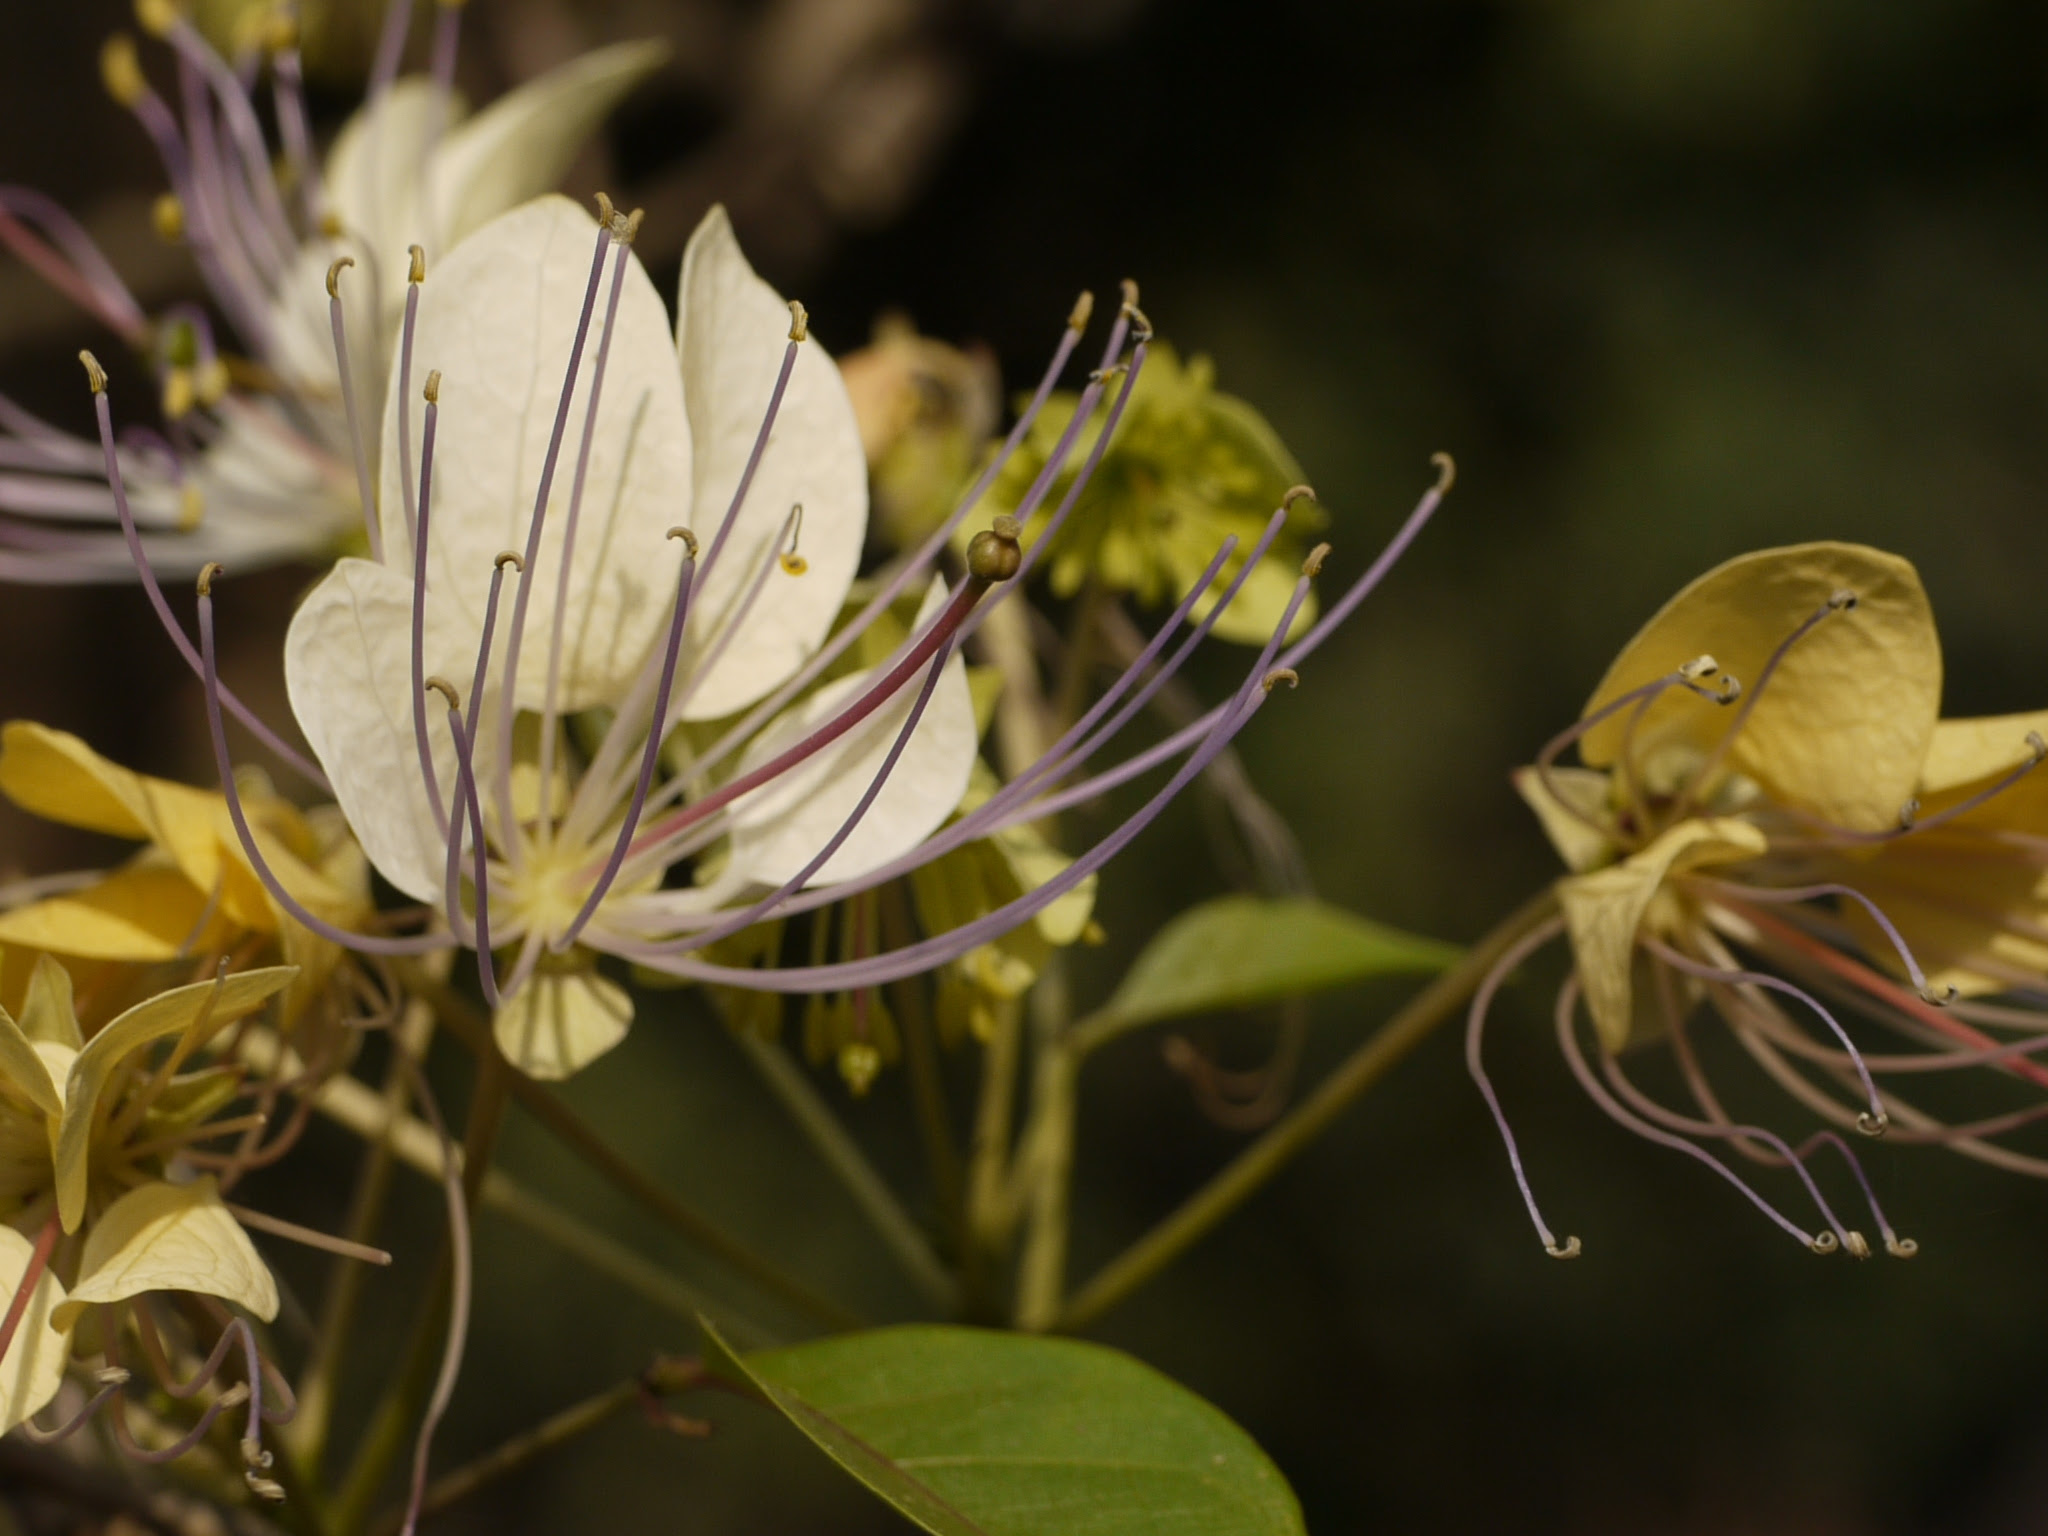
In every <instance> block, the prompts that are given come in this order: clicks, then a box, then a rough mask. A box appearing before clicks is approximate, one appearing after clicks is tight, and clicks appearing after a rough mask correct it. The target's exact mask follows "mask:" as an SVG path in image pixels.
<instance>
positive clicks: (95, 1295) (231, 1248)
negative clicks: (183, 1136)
mask: <svg viewBox="0 0 2048 1536" xmlns="http://www.w3.org/2000/svg"><path fill="white" fill-rule="evenodd" d="M78 1268H79V1281H78V1284H77V1285H75V1286H73V1287H72V1288H71V1294H70V1296H69V1297H68V1298H66V1299H65V1300H63V1301H62V1302H61V1303H60V1304H59V1305H58V1306H57V1307H56V1309H55V1311H54V1314H53V1316H52V1322H54V1324H55V1325H56V1326H57V1327H59V1328H69V1327H70V1326H71V1325H72V1324H73V1323H74V1322H76V1321H77V1319H78V1314H79V1313H80V1312H83V1311H84V1310H85V1309H86V1308H87V1307H89V1306H96V1305H100V1304H102V1303H105V1302H109V1301H121V1300H124V1299H125V1298H127V1297H130V1296H140V1295H141V1294H142V1293H143V1292H145V1291H195V1292H197V1293H198V1294H200V1295H202V1296H218V1297H220V1298H221V1299H222V1300H223V1301H231V1302H233V1303H235V1305H237V1306H239V1307H242V1308H243V1309H244V1310H246V1311H248V1312H251V1313H253V1314H254V1315H255V1316H257V1317H259V1318H261V1319H262V1320H263V1321H264V1322H266V1323H267V1322H269V1321H270V1320H271V1319H272V1318H274V1317H276V1316H277V1282H276V1281H275V1280H274V1279H272V1278H271V1274H270V1269H269V1266H267V1265H266V1264H265V1263H264V1262H263V1260H262V1258H261V1257H260V1256H259V1255H258V1254H257V1252H256V1247H255V1245H254V1244H253V1243H251V1242H250V1241H249V1234H248V1233H246V1232H244V1231H243V1230H242V1227H241V1223H239V1222H238V1221H236V1220H235V1218H234V1216H233V1214H232V1213H230V1212H229V1210H228V1208H227V1206H226V1205H225V1204H224V1203H222V1201H221V1198H220V1186H219V1185H217V1184H216V1183H215V1182H214V1181H213V1179H212V1177H211V1176H210V1175H209V1176H207V1177H204V1178H199V1179H194V1180H193V1181H192V1182H191V1183H190V1184H164V1183H151V1184H144V1185H141V1186H139V1187H138V1188H135V1189H131V1190H129V1191H128V1193H127V1194H125V1195H123V1196H122V1197H121V1198H120V1199H118V1200H116V1201H115V1202H114V1203H113V1204H112V1205H110V1206H108V1207H107V1208H106V1210H105V1211H104V1212H103V1213H102V1214H101V1216H100V1219H99V1220H98V1221H96V1222H94V1223H93V1226H92V1231H90V1232H89V1233H87V1234H86V1238H85V1254H84V1257H83V1258H82V1259H81V1260H80V1261H79V1266H78Z"/></svg>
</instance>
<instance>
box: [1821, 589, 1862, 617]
mask: <svg viewBox="0 0 2048 1536" xmlns="http://www.w3.org/2000/svg"><path fill="white" fill-rule="evenodd" d="M1828 606H1829V607H1830V608H1832V609H1834V611H1835V612H1837V613H1842V612H1844V611H1846V610H1848V609H1850V608H1854V607H1855V606H1856V594H1855V593H1854V592H1851V591H1850V590H1849V589H1848V588H1847V587H1837V588H1835V590H1834V591H1832V592H1830V593H1829V594H1828Z"/></svg>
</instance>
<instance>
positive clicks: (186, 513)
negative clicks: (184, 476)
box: [178, 480, 206, 533]
mask: <svg viewBox="0 0 2048 1536" xmlns="http://www.w3.org/2000/svg"><path fill="white" fill-rule="evenodd" d="M205 521H206V493H205V492H204V491H202V490H200V489H199V487H198V486H196V485H194V484H193V483H192V482H191V481H190V480H187V481H186V482H185V484H184V486H183V488H182V489H181V490H179V492H178V532H180V533H191V532H193V531H194V530H195V529H197V528H198V526H199V525H200V524H201V523H203V522H205Z"/></svg>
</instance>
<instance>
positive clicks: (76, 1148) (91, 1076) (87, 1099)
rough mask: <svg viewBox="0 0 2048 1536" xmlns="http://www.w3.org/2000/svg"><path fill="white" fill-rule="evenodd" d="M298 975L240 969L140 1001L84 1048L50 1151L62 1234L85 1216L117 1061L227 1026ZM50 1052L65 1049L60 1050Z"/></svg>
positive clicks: (287, 969) (288, 970)
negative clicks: (96, 1139) (204, 1028)
mask: <svg viewBox="0 0 2048 1536" xmlns="http://www.w3.org/2000/svg"><path fill="white" fill-rule="evenodd" d="M298 974H299V969H298V967H297V966H295V965H272V966H265V967H264V968H262V969H261V970H254V971H238V972H236V973H235V974H234V975H232V976H228V977H224V978H223V979H222V980H220V981H217V982H214V981H198V982H194V983H192V984H191V985H190V986H185V987H173V988H172V989H171V990H170V991H168V992H159V993H158V994H157V995H156V996H155V997H152V998H150V999H149V1000H148V1001H147V1002H142V1003H137V1004H136V1005H135V1006H134V1007H133V1008H130V1009H129V1010H128V1011H127V1012H126V1013H124V1014H122V1015H120V1017H118V1018H116V1019H115V1020H114V1021H113V1022H112V1023H110V1024H108V1025H107V1026H106V1027H105V1028H104V1029H102V1030H101V1031H100V1032H99V1033H98V1034H96V1035H94V1036H93V1037H92V1039H91V1040H90V1041H88V1042H87V1044H86V1047H85V1049H84V1050H82V1051H80V1052H79V1053H78V1055H77V1058H76V1059H75V1060H73V1061H72V1063H71V1074H70V1077H69V1079H68V1080H67V1081H66V1083H65V1085H64V1118H63V1120H62V1122H61V1124H60V1125H59V1126H58V1128H57V1133H56V1138H55V1146H54V1148H53V1152H54V1155H55V1158H56V1164H57V1209H58V1211H59V1213H60V1214H61V1215H62V1216H63V1218H64V1230H65V1231H66V1232H75V1231H77V1230H78V1223H79V1220H80V1218H82V1217H83V1216H84V1214H85V1195H86V1177H87V1174H88V1172H89V1169H88V1166H87V1165H88V1159H89V1156H90V1152H91V1140H92V1127H93V1120H94V1117H95V1115H96V1114H97V1112H98V1109H99V1098H100V1093H101V1091H102V1090H103V1089H105V1087H106V1086H107V1080H108V1079H109V1078H110V1077H111V1076H112V1075H113V1072H114V1068H115V1067H117V1066H118V1065H119V1064H120V1062H121V1059H122V1058H123V1057H125V1056H127V1055H128V1054H129V1052H131V1051H135V1050H139V1049H140V1048H141V1047H143V1046H145V1045H147V1044H149V1043H150V1042H151V1041H152V1040H162V1039H164V1038H166V1037H167V1036H170V1035H177V1034H183V1033H184V1032H185V1031H186V1030H187V1029H189V1028H191V1027H192V1025H194V1024H195V1023H197V1022H199V1020H200V1019H201V1018H202V1017H204V1018H205V1019H206V1020H207V1022H208V1025H209V1027H212V1026H218V1025H223V1024H231V1023H233V1022H234V1021H235V1020H237V1019H239V1018H241V1017H242V1016H243V1015H245V1014H247V1013H250V1012H251V1011H253V1010H254V1009H256V1008H259V1007H261V1006H262V1005H263V1003H264V1002H265V1001H267V1000H268V999H270V998H271V997H274V996H276V995H277V994H278V993H279V992H282V991H283V990H284V989H285V988H286V987H287V986H289V985H290V984H291V980H292V978H293V977H294V976H296V975H298ZM55 1049H59V1050H62V1049H63V1047H61V1046H58V1047H55Z"/></svg>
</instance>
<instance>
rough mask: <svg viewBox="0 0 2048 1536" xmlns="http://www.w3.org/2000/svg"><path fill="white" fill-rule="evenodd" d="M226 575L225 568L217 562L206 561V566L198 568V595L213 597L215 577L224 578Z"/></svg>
mask: <svg viewBox="0 0 2048 1536" xmlns="http://www.w3.org/2000/svg"><path fill="white" fill-rule="evenodd" d="M227 573H228V570H227V567H226V566H224V565H222V564H221V563H220V562H219V561H218V560H209V561H207V562H206V564H204V565H202V566H201V567H200V568H199V595H200V596H201V597H211V596H213V582H214V578H215V577H217V576H225V575H227Z"/></svg>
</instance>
